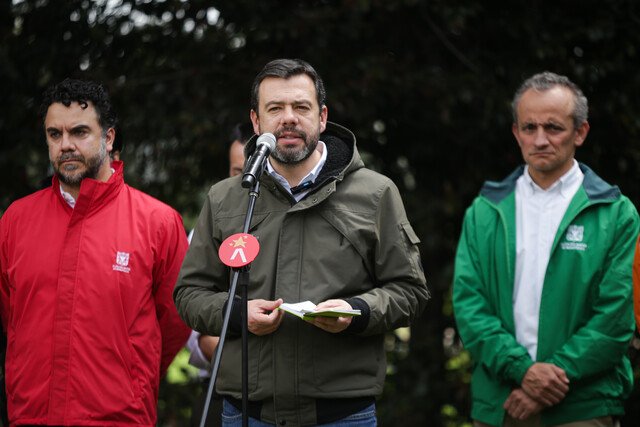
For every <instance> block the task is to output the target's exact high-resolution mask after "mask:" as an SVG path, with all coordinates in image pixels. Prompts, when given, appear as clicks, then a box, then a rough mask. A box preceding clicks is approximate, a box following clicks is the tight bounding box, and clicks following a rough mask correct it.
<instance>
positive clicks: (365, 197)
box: [174, 60, 429, 426]
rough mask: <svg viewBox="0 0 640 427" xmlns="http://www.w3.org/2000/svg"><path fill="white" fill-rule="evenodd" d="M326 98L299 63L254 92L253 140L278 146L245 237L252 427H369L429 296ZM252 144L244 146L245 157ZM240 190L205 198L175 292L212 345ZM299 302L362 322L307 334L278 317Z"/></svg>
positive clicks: (221, 386) (235, 366) (316, 325)
mask: <svg viewBox="0 0 640 427" xmlns="http://www.w3.org/2000/svg"><path fill="white" fill-rule="evenodd" d="M324 98H325V92H324V87H323V84H322V80H321V79H320V77H319V76H318V75H317V73H316V72H315V70H314V69H313V68H312V67H311V66H310V65H309V64H307V63H306V62H304V61H300V60H276V61H272V62H270V63H269V64H267V65H266V66H265V68H264V69H263V70H262V72H261V73H260V74H259V75H258V76H257V77H256V80H255V82H254V86H253V94H252V110H251V119H252V122H253V125H254V130H255V132H256V134H262V133H264V132H270V133H273V134H274V135H275V137H276V139H277V143H276V147H275V150H274V151H273V152H272V153H271V157H270V158H269V161H268V162H267V168H266V169H265V172H264V173H263V174H262V176H261V178H260V182H261V193H260V197H259V198H258V200H257V203H256V207H255V210H254V215H253V221H252V225H251V229H250V233H252V234H253V235H254V236H256V237H257V238H258V239H259V241H260V254H259V256H258V257H257V258H256V259H255V261H253V263H252V264H251V274H250V284H249V289H248V293H249V303H248V312H249V313H248V328H249V332H250V334H249V358H250V360H249V378H248V381H249V400H250V402H249V408H248V413H249V415H250V416H251V420H250V422H256V420H261V421H262V422H266V423H269V424H278V425H287V426H298V425H315V424H324V423H334V422H339V421H340V420H345V419H353V418H358V419H363V420H365V421H366V422H367V423H368V424H365V425H375V400H374V397H375V396H376V395H378V394H380V393H381V392H382V387H383V383H384V377H385V370H386V363H385V351H384V346H383V338H384V333H385V332H387V331H390V330H392V329H394V328H397V327H400V326H406V325H408V324H409V323H410V322H411V321H412V320H413V319H415V318H416V317H417V316H418V315H420V313H421V312H422V311H423V309H424V307H425V304H426V301H427V299H428V296H429V294H428V291H427V288H426V281H425V277H424V273H423V271H422V266H421V260H420V254H419V251H418V243H419V239H418V237H417V236H416V234H415V233H414V231H413V229H412V228H411V225H410V224H409V222H408V221H407V218H406V214H405V211H404V207H403V205H402V200H401V198H400V195H399V193H398V189H397V188H396V186H395V185H394V184H393V183H392V182H391V181H390V180H389V179H388V178H386V177H384V176H382V175H380V174H378V173H375V172H373V171H371V170H368V169H366V168H365V167H364V164H363V162H362V160H361V159H360V156H359V155H358V151H357V149H356V145H355V137H354V135H353V134H352V133H351V132H350V131H348V130H347V129H345V128H343V127H341V126H338V125H335V124H332V123H329V122H327V107H326V106H325V102H324V101H325V100H324ZM255 145H256V138H255V137H254V138H253V139H252V140H250V141H249V142H248V143H247V148H246V152H247V154H251V153H252V152H253V150H254V149H255ZM241 178H242V176H238V177H234V178H230V179H227V180H224V181H222V182H220V183H218V184H216V185H214V186H213V187H212V188H211V190H210V191H209V194H208V197H207V200H206V202H205V204H204V207H203V209H202V212H201V214H200V217H199V219H198V223H197V225H196V228H195V233H194V236H193V240H192V242H191V247H190V248H189V252H188V254H187V256H186V258H185V261H184V264H183V267H182V271H181V274H180V277H179V280H178V284H177V286H176V290H175V292H174V297H175V301H176V304H177V306H178V311H179V313H180V314H181V315H182V317H183V318H184V320H185V321H186V322H187V324H188V325H189V326H191V327H192V328H194V329H196V330H198V331H200V332H202V333H207V334H211V335H218V334H220V332H221V327H222V318H223V309H224V307H225V306H226V302H227V300H228V298H229V295H228V288H229V285H228V284H229V277H230V273H229V270H228V269H227V268H226V267H225V266H224V265H222V263H221V262H220V261H219V260H218V258H217V253H218V248H219V247H220V244H221V242H222V241H223V240H224V239H225V238H227V237H228V236H230V235H232V234H234V233H237V232H240V231H241V230H242V225H243V221H244V216H245V210H246V207H247V200H248V193H247V191H246V190H244V189H242V188H241V186H240V182H241ZM305 300H310V301H312V302H314V303H316V304H318V308H340V309H351V308H353V309H360V310H361V313H362V314H361V315H360V316H357V317H353V318H352V317H338V318H322V317H321V318H315V319H314V320H311V321H307V322H305V321H302V320H301V319H299V318H297V317H294V316H291V315H286V316H285V315H284V314H283V311H282V310H277V308H278V307H279V306H280V304H281V303H282V302H283V301H284V302H287V303H297V302H301V301H305ZM233 311H234V314H235V313H237V312H238V311H239V307H237V304H234V306H233ZM232 317H233V319H235V318H236V317H235V316H232ZM238 317H239V316H238ZM233 319H232V322H231V324H230V329H231V331H230V332H231V333H234V332H235V333H237V332H238V331H239V329H238V324H237V322H235V321H234V320H233ZM240 341H241V340H239V339H229V340H228V341H227V342H226V344H225V348H224V351H223V355H222V363H221V366H220V372H219V377H218V381H217V391H218V392H219V393H220V394H221V395H223V396H224V397H225V401H224V409H223V419H227V420H229V419H231V418H232V417H234V416H236V415H237V414H238V409H240V408H239V402H238V399H240V398H241V374H240V373H241V369H240V361H241V342H240ZM225 417H227V418H225Z"/></svg>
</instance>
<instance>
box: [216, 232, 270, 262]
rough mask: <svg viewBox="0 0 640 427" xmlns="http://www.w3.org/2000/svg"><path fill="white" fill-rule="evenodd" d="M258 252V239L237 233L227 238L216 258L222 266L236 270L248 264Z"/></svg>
mask: <svg viewBox="0 0 640 427" xmlns="http://www.w3.org/2000/svg"><path fill="white" fill-rule="evenodd" d="M258 252H260V244H259V243H258V239H256V238H255V237H253V236H252V235H251V234H246V233H237V234H233V235H231V236H229V237H227V238H226V239H225V240H224V242H222V245H220V249H218V257H220V261H222V263H223V264H224V265H227V266H229V267H233V268H238V267H244V266H245V265H247V264H250V263H251V262H252V261H253V260H254V259H256V256H258Z"/></svg>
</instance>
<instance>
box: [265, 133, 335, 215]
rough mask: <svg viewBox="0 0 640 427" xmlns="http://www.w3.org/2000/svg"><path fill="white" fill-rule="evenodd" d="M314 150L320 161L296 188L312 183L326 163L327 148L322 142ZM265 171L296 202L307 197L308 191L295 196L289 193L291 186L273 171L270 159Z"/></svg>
mask: <svg viewBox="0 0 640 427" xmlns="http://www.w3.org/2000/svg"><path fill="white" fill-rule="evenodd" d="M316 150H318V151H320V154H321V156H320V160H319V161H318V163H317V164H316V165H315V166H314V167H313V169H311V172H309V173H308V174H307V175H306V176H305V177H304V178H302V179H301V180H300V183H299V184H298V187H299V186H301V185H303V184H305V183H307V182H310V183H314V182H315V180H316V178H317V177H318V175H319V174H320V171H321V170H322V167H323V166H324V164H325V162H326V161H327V146H326V144H325V143H324V142H322V141H318V145H317V146H316ZM267 171H268V172H269V175H271V176H273V178H274V179H275V180H276V181H278V182H279V183H280V184H281V185H282V186H283V187H284V188H285V190H287V191H288V192H289V194H291V195H292V196H293V198H294V199H296V202H299V201H300V200H302V199H303V198H304V196H306V195H307V193H308V192H309V190H304V191H300V192H298V193H296V194H293V193H292V192H291V186H290V185H289V182H288V181H287V180H286V179H285V178H284V177H283V176H282V175H280V174H279V173H278V172H276V171H275V169H273V166H271V159H269V161H268V162H267Z"/></svg>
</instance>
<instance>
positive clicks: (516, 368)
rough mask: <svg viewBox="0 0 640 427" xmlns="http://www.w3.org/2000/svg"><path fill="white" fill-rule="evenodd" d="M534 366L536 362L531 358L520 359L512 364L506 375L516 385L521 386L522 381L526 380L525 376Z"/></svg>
mask: <svg viewBox="0 0 640 427" xmlns="http://www.w3.org/2000/svg"><path fill="white" fill-rule="evenodd" d="M533 364H534V361H533V360H531V358H529V356H528V355H526V356H523V357H520V358H519V359H516V360H514V361H513V363H511V364H510V366H509V368H508V369H507V372H506V374H507V376H508V377H509V378H510V379H511V380H513V381H514V382H515V383H516V384H518V385H521V384H522V379H523V378H524V376H525V374H526V373H527V371H528V370H529V368H530V367H531V365H533Z"/></svg>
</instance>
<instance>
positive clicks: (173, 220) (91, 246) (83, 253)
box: [0, 162, 190, 426]
mask: <svg viewBox="0 0 640 427" xmlns="http://www.w3.org/2000/svg"><path fill="white" fill-rule="evenodd" d="M112 167H113V168H114V169H115V173H114V174H113V176H112V177H111V178H110V179H109V181H108V182H98V181H95V180H93V179H85V180H83V181H82V185H81V188H80V195H79V196H78V200H77V201H76V206H75V208H74V209H71V208H70V207H69V205H68V204H67V203H66V202H65V201H64V199H63V198H62V196H61V195H60V185H59V182H58V180H57V178H54V180H53V185H52V187H50V188H47V189H45V190H42V191H38V192H36V193H34V194H32V195H30V196H27V197H25V198H22V199H20V200H18V201H16V202H15V203H13V204H12V205H11V206H10V207H9V208H8V209H7V211H6V212H5V214H4V216H3V217H2V218H0V267H1V286H0V301H1V303H2V305H1V306H0V308H1V314H2V324H3V327H4V328H5V330H6V331H7V356H6V365H5V366H6V387H7V397H8V409H9V419H10V422H11V424H12V425H20V424H57V425H93V426H95V425H119V426H130V425H145V426H154V425H155V423H156V406H157V397H158V385H159V381H160V376H161V374H163V373H164V372H165V370H166V368H167V367H168V366H169V364H170V363H171V360H172V359H173V357H174V356H175V354H176V353H177V352H178V350H179V349H180V348H181V347H182V346H183V345H184V342H185V341H186V339H187V337H188V335H189V331H190V330H189V329H188V328H187V327H186V326H185V325H184V324H183V323H182V321H181V320H180V318H179V317H178V314H177V312H176V309H175V306H174V304H173V300H172V296H171V294H172V291H173V287H174V284H175V282H176V278H177V276H178V271H179V269H180V265H181V263H182V258H183V257H184V254H185V252H186V249H187V239H186V235H185V232H184V228H183V225H182V220H181V218H180V216H179V215H178V213H177V212H175V211H174V210H173V209H171V208H170V207H168V206H167V205H165V204H163V203H161V202H159V201H158V200H156V199H154V198H152V197H151V196H148V195H146V194H144V193H142V192H140V191H138V190H135V189H134V188H131V187H129V186H128V185H126V184H125V183H124V180H123V166H122V163H121V162H114V163H113V166H112Z"/></svg>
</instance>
